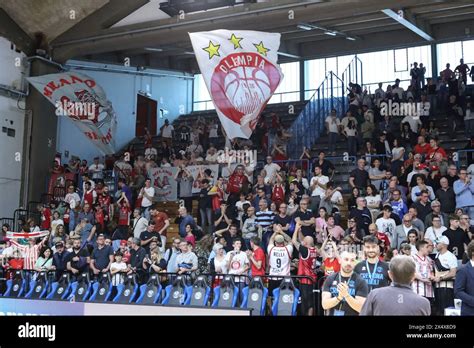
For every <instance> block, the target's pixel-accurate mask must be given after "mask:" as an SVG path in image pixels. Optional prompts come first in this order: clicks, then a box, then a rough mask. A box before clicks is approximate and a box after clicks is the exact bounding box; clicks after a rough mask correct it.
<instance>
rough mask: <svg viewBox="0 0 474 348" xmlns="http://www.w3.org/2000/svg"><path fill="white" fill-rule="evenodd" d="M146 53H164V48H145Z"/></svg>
mask: <svg viewBox="0 0 474 348" xmlns="http://www.w3.org/2000/svg"><path fill="white" fill-rule="evenodd" d="M145 51H150V52H163V49H162V48H155V47H145Z"/></svg>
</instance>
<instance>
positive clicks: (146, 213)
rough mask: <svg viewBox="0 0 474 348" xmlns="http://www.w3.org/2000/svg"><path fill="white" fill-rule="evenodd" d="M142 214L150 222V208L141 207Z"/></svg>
mask: <svg viewBox="0 0 474 348" xmlns="http://www.w3.org/2000/svg"><path fill="white" fill-rule="evenodd" d="M142 213H143V216H144V217H145V219H147V220H150V207H146V208H145V207H142Z"/></svg>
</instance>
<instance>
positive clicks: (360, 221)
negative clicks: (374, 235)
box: [349, 197, 372, 238]
mask: <svg viewBox="0 0 474 348" xmlns="http://www.w3.org/2000/svg"><path fill="white" fill-rule="evenodd" d="M356 205H357V207H356V208H355V209H352V210H351V211H350V212H349V218H350V219H352V218H354V219H355V221H356V223H357V230H358V232H359V234H360V236H358V238H360V237H362V238H364V237H365V236H366V235H368V234H369V225H370V224H371V223H372V215H371V214H370V211H369V209H368V208H367V200H366V199H365V198H363V197H357V200H356Z"/></svg>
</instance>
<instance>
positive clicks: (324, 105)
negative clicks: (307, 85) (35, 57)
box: [288, 71, 347, 158]
mask: <svg viewBox="0 0 474 348" xmlns="http://www.w3.org/2000/svg"><path fill="white" fill-rule="evenodd" d="M345 92H346V91H345V83H344V81H342V80H341V79H340V78H339V77H338V76H337V75H335V74H334V73H333V72H332V71H330V72H328V74H327V75H326V77H325V79H324V80H323V82H322V83H321V84H320V85H319V87H318V88H317V90H316V92H315V93H314V94H313V96H312V97H311V99H310V100H309V101H308V102H307V103H306V105H305V107H304V109H303V110H302V111H301V113H300V114H299V115H298V117H297V118H296V120H295V121H294V122H293V124H292V125H291V127H290V129H289V132H290V133H291V134H292V137H291V138H290V140H289V141H288V154H289V157H292V158H297V157H298V156H299V155H300V154H301V152H302V151H303V147H307V148H310V147H311V146H312V145H313V144H314V143H315V142H316V140H317V139H319V137H320V136H321V135H322V134H323V133H324V132H325V130H324V128H325V125H324V121H325V119H326V117H327V115H329V114H330V111H331V109H336V112H337V114H338V115H342V114H343V113H344V112H345V111H346V109H347V99H346V97H345Z"/></svg>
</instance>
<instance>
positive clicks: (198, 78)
mask: <svg viewBox="0 0 474 348" xmlns="http://www.w3.org/2000/svg"><path fill="white" fill-rule="evenodd" d="M212 109H215V107H214V103H213V102H212V101H211V96H210V95H209V91H208V90H207V86H206V83H205V82H204V78H203V77H202V74H196V75H194V103H193V111H201V110H212Z"/></svg>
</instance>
